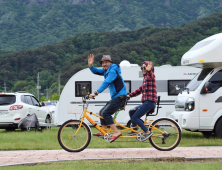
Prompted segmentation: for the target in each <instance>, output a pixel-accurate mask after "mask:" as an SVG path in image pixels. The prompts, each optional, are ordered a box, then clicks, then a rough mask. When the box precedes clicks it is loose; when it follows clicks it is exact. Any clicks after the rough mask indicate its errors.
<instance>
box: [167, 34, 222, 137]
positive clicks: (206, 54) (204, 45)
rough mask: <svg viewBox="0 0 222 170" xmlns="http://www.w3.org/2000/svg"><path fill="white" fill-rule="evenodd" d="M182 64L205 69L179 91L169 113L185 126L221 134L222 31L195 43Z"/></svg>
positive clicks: (189, 128)
mask: <svg viewBox="0 0 222 170" xmlns="http://www.w3.org/2000/svg"><path fill="white" fill-rule="evenodd" d="M181 64H182V65H184V66H193V67H199V68H202V70H201V72H200V73H199V74H197V75H196V76H195V78H194V79H193V80H192V81H191V82H190V83H189V84H188V85H187V87H186V89H185V90H184V91H183V92H182V94H179V95H178V97H177V99H176V102H175V111H174V112H173V113H172V114H171V115H170V117H171V118H173V119H174V120H176V121H177V122H178V123H179V124H180V126H181V127H182V128H183V129H186V130H190V131H199V132H202V133H203V135H204V136H206V137H209V136H210V135H211V134H212V133H215V135H216V136H218V137H222V33H220V34H216V35H213V36H211V37H209V38H206V39H204V40H202V41H200V42H198V43H197V44H196V45H194V46H193V47H192V48H191V49H190V50H189V51H188V52H187V53H185V54H184V55H183V57H182V59H181Z"/></svg>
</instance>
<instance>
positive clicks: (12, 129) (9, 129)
mask: <svg viewBox="0 0 222 170" xmlns="http://www.w3.org/2000/svg"><path fill="white" fill-rule="evenodd" d="M5 130H6V131H15V128H6V129H5Z"/></svg>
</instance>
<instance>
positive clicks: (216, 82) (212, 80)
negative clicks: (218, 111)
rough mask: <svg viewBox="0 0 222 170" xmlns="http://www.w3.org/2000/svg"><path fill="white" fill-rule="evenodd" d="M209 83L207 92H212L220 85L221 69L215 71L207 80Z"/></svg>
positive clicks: (221, 78)
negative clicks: (209, 88)
mask: <svg viewBox="0 0 222 170" xmlns="http://www.w3.org/2000/svg"><path fill="white" fill-rule="evenodd" d="M209 82H210V83H211V88H212V89H211V91H210V92H209V93H214V92H215V91H217V90H218V89H219V88H221V87H222V70H219V71H218V72H216V73H215V74H214V75H213V76H212V77H211V78H210V80H209Z"/></svg>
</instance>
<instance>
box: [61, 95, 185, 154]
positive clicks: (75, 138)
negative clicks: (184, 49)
mask: <svg viewBox="0 0 222 170" xmlns="http://www.w3.org/2000/svg"><path fill="white" fill-rule="evenodd" d="M88 99H89V95H86V96H84V97H83V98H82V102H78V104H79V105H81V106H82V107H83V111H82V114H81V116H80V119H79V120H68V121H66V122H64V123H63V124H62V125H61V126H60V128H59V131H58V141H59V144H60V146H61V147H62V148H63V149H64V150H66V151H68V152H80V151H82V150H84V149H85V148H86V147H87V146H88V145H89V143H90V140H91V135H92V132H91V128H90V126H88V125H87V124H86V123H84V119H87V120H88V121H89V122H90V123H91V124H92V125H93V126H94V127H95V128H96V129H97V130H99V131H100V132H101V133H102V134H103V135H104V136H103V139H104V140H105V141H107V142H109V141H110V140H111V138H112V129H111V128H110V129H103V128H102V127H101V126H99V125H98V124H97V123H96V122H95V121H94V120H93V119H91V117H90V116H89V115H93V116H96V117H99V118H102V119H103V117H101V116H99V115H97V114H95V113H92V112H90V111H89V110H87V108H88V102H87V100H88ZM159 102H160V96H158V100H157V105H156V106H157V111H156V114H153V113H154V109H153V110H150V111H149V112H147V113H146V118H145V120H144V124H145V125H146V126H147V128H148V129H149V130H150V131H151V132H153V135H152V136H151V137H150V138H149V141H150V143H151V145H152V146H153V147H154V148H156V149H158V150H160V151H170V150H172V149H174V148H175V147H177V145H178V144H179V143H180V140H181V128H180V127H179V125H178V124H177V123H176V122H175V121H174V120H172V119H170V118H159V119H156V120H155V121H154V122H152V123H149V122H147V116H155V115H157V114H158V109H159V108H161V107H159ZM126 104H127V102H126ZM124 107H125V106H124ZM123 109H124V108H121V109H119V110H118V111H117V112H116V113H115V116H114V123H115V124H116V125H117V126H119V127H122V128H123V130H120V132H125V131H132V132H135V133H137V135H136V136H120V137H119V138H135V139H136V140H137V141H139V142H142V141H143V138H144V132H143V131H139V130H134V128H137V127H138V126H137V127H126V126H123V125H121V124H119V123H117V122H116V117H117V115H118V113H119V112H120V111H121V110H123Z"/></svg>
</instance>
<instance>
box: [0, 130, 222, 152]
mask: <svg viewBox="0 0 222 170" xmlns="http://www.w3.org/2000/svg"><path fill="white" fill-rule="evenodd" d="M58 129H59V128H58V127H53V128H52V129H48V130H44V131H43V132H41V133H38V132H35V131H34V130H31V131H21V130H16V131H11V132H10V131H5V130H2V129H1V130H0V143H1V145H0V150H53V149H62V148H61V147H60V145H59V143H58V140H57V133H58ZM92 130H93V133H94V132H97V130H96V129H95V128H92ZM182 146H183V147H184V146H222V139H218V138H213V137H212V138H209V139H206V138H205V137H204V136H203V135H202V134H201V133H198V132H188V131H184V130H183V131H182V139H181V142H180V144H179V147H182ZM147 147H152V146H151V145H150V143H149V140H147V141H146V142H138V141H137V140H136V139H124V138H123V139H118V140H117V141H115V142H114V143H109V142H106V141H104V140H103V139H101V138H98V137H92V139H91V142H90V144H89V146H88V148H147Z"/></svg>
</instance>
